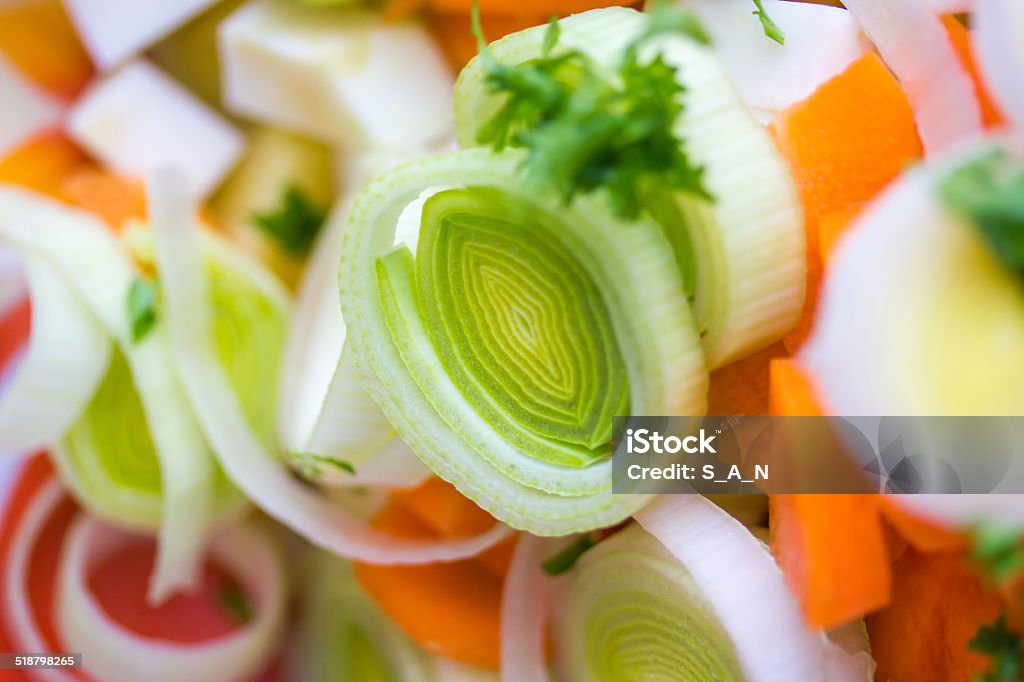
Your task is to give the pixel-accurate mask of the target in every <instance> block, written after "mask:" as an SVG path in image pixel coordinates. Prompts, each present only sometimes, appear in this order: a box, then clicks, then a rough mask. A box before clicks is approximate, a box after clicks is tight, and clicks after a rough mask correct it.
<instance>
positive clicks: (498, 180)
mask: <svg viewBox="0 0 1024 682" xmlns="http://www.w3.org/2000/svg"><path fill="white" fill-rule="evenodd" d="M521 158H522V157H521V156H520V155H519V154H514V153H506V154H494V153H491V152H489V151H487V150H484V149H473V150H465V151H461V152H457V153H455V154H451V155H447V156H443V157H435V158H434V159H430V160H427V161H416V162H411V163H409V164H406V165H404V166H401V167H399V168H397V169H395V170H393V171H390V172H389V173H386V174H385V175H383V176H381V177H380V178H378V179H377V180H376V181H374V182H373V183H371V185H370V186H369V187H368V188H367V189H366V190H364V192H363V193H362V194H361V195H360V196H359V198H358V199H357V200H356V204H355V206H354V207H353V208H352V213H351V217H350V221H349V225H348V228H347V230H346V233H345V241H344V244H343V248H342V261H341V270H340V285H341V300H342V310H343V313H344V315H345V319H346V320H347V321H349V324H350V334H351V337H350V339H351V341H352V342H353V343H354V344H355V350H356V353H357V356H358V359H359V361H360V363H361V366H362V367H363V368H364V369H365V371H366V372H367V374H368V376H369V378H370V382H369V384H368V388H369V390H370V393H371V395H372V396H373V397H374V399H375V400H377V402H378V403H379V404H380V405H381V407H382V408H383V409H384V412H385V414H386V415H387V416H388V418H389V419H390V421H391V423H392V424H393V425H394V426H395V428H396V429H397V430H398V432H399V434H400V435H401V436H402V437H403V439H404V440H405V441H406V442H408V443H409V445H410V446H411V447H412V448H413V450H414V451H415V452H416V454H418V455H419V456H420V458H422V459H423V460H424V461H425V462H426V463H427V465H428V466H430V467H431V469H433V470H434V472H435V473H437V474H438V475H439V476H441V477H442V478H444V479H446V480H448V481H450V482H452V483H453V484H455V486H456V487H457V488H458V489H459V490H460V491H462V492H463V493H464V494H466V495H467V496H468V497H470V498H471V499H473V500H474V501H475V502H477V504H479V505H480V506H482V507H483V508H484V509H486V510H487V511H489V512H491V513H492V514H493V515H495V516H497V517H498V518H500V519H502V520H504V521H506V522H508V523H510V524H512V525H514V526H516V527H520V528H523V529H527V530H530V531H532V532H535V533H538V534H565V533H568V532H572V531H575V530H579V529H587V528H594V527H601V526H606V525H609V524H612V523H615V522H616V521H619V520H621V519H622V518H624V517H625V516H627V515H628V514H629V513H631V512H632V511H633V510H635V509H636V508H637V507H638V506H640V505H642V504H643V502H644V499H643V497H635V496H626V495H615V496H613V495H612V494H611V466H610V465H611V462H610V461H609V460H608V459H604V460H602V461H596V462H593V463H590V464H589V465H586V466H566V465H562V464H558V463H555V462H553V461H550V460H546V459H543V458H540V457H536V456H532V455H531V454H527V453H525V452H523V451H522V450H520V449H518V448H517V446H514V445H513V444H512V442H511V439H512V438H513V436H515V437H520V436H522V435H523V433H524V431H526V429H520V425H519V423H518V422H514V420H512V419H511V417H509V421H505V420H504V418H503V417H498V418H497V419H498V420H499V421H498V422H495V423H492V421H493V419H494V418H492V421H489V420H488V419H487V418H485V417H484V416H482V414H481V412H480V411H479V410H480V409H483V408H485V407H487V408H488V409H491V407H492V406H491V405H481V404H474V403H472V402H470V401H469V400H468V399H467V398H466V397H465V396H464V394H463V390H464V389H465V388H466V387H465V386H461V385H457V384H456V383H454V382H453V379H452V378H451V376H449V375H448V374H447V373H446V371H445V369H444V367H443V366H442V365H441V362H440V360H439V359H438V354H439V353H440V352H441V351H442V350H444V349H443V348H442V347H438V346H434V345H433V344H431V343H429V342H424V334H425V333H426V332H424V331H423V327H422V321H418V318H417V317H416V314H415V312H414V311H411V310H409V308H405V309H403V310H402V311H401V312H400V313H399V315H400V316H401V320H395V319H388V315H389V314H390V313H389V312H388V311H387V310H386V309H385V300H384V297H383V294H384V290H383V289H382V288H380V287H381V280H380V276H379V275H378V270H377V268H378V267H380V266H381V264H382V263H383V262H384V261H383V259H382V260H381V261H380V263H378V261H377V259H378V258H379V257H381V256H384V255H385V254H388V257H393V256H395V255H398V256H401V255H402V253H403V252H401V251H394V250H393V245H394V240H395V230H396V226H397V225H398V222H399V216H400V215H401V213H402V212H403V211H404V210H405V208H406V207H407V206H408V205H409V204H410V203H411V202H413V200H415V199H416V198H417V197H418V196H420V194H421V193H422V192H423V191H424V190H425V189H428V188H430V187H436V186H442V187H469V188H470V189H468V190H466V191H467V192H472V191H473V188H476V189H477V190H481V189H482V190H484V191H485V192H491V193H492V194H489V195H488V196H491V197H492V198H495V199H498V198H500V197H505V198H503V199H500V200H501V201H502V202H504V201H509V202H521V205H520V208H521V209H522V210H523V211H525V212H526V215H527V216H532V217H531V218H530V220H533V219H534V218H536V219H537V220H540V221H542V220H543V219H546V220H548V221H556V223H557V225H556V227H557V228H558V229H557V230H554V231H553V233H554V234H556V235H557V239H558V240H560V241H561V243H562V244H565V245H568V246H567V247H565V248H564V250H563V253H564V254H566V257H567V258H571V259H573V261H575V262H576V263H578V264H579V265H578V267H580V268H582V269H583V270H584V271H586V272H587V273H588V275H589V276H590V277H591V278H593V282H594V286H595V287H596V289H595V290H593V291H594V292H595V293H594V294H593V295H594V296H598V297H600V298H601V301H602V305H604V306H606V309H607V311H608V314H609V315H610V317H611V325H612V328H613V329H614V335H615V340H616V342H617V344H618V346H619V348H621V349H622V352H621V357H622V362H623V363H624V364H625V368H626V370H625V371H626V372H627V375H628V378H629V399H630V402H631V404H630V409H631V410H632V411H633V412H634V413H636V414H694V413H700V412H702V411H703V409H704V394H705V390H706V381H707V378H706V373H705V370H704V367H703V359H702V357H701V349H700V346H699V340H698V338H697V335H696V333H695V330H694V329H693V326H692V320H691V318H690V314H689V310H688V307H687V303H686V299H685V293H684V292H683V290H682V286H681V281H680V278H679V277H678V274H677V272H678V271H677V270H676V268H675V261H674V258H673V256H672V253H671V249H670V248H669V246H668V244H667V242H666V241H665V238H664V236H663V234H662V232H661V230H660V228H658V226H657V225H655V224H654V223H653V222H650V221H640V222H636V223H633V224H624V223H622V222H620V221H618V220H615V219H614V218H612V217H611V216H610V214H609V212H608V211H607V209H606V207H605V206H604V204H603V203H598V202H603V198H602V197H586V198H583V199H580V200H577V201H576V202H574V204H573V205H572V206H570V207H563V206H562V205H561V204H560V203H558V205H557V206H552V205H551V204H544V203H541V204H538V205H537V207H536V210H537V213H533V212H532V211H533V209H531V208H530V207H531V205H533V202H534V201H536V200H537V199H536V198H534V197H530V196H525V197H524V196H523V195H522V193H523V192H525V190H523V189H522V181H521V176H520V175H519V171H518V168H519V164H520V161H521ZM440 196H441V195H440V194H438V195H436V197H435V198H437V197H440ZM483 210H486V207H485V209H483ZM512 213H513V214H514V213H515V211H513V212H512ZM513 214H508V215H507V218H508V219H509V220H512V221H516V220H517V217H516V216H515V215H513ZM404 248H405V247H404V246H402V247H399V249H404ZM404 253H406V254H408V252H407V251H406V252H404ZM623 254H628V257H622V255H623ZM498 258H499V259H500V258H501V257H500V256H498ZM530 274H532V273H527V275H530ZM525 281H526V282H530V281H531V279H530V277H526V278H525ZM544 285H545V286H547V283H546V282H545V283H544ZM517 286H518V285H517ZM524 286H533V285H524ZM478 291H479V290H478ZM521 291H530V289H529V288H527V289H521ZM548 291H550V290H548ZM424 295H425V294H424ZM549 296H552V297H555V298H556V300H555V301H553V302H552V301H551V300H550V299H549V300H547V301H545V302H544V303H546V304H548V305H550V307H551V308H552V309H553V310H554V311H555V312H554V314H562V312H563V311H562V309H561V308H559V307H558V306H559V303H558V299H557V297H558V296H562V297H564V296H565V292H558V293H555V294H549ZM414 298H415V296H409V295H407V292H406V291H405V290H403V291H402V292H401V296H400V297H399V299H396V300H400V301H401V302H400V305H407V304H408V301H409V300H413V299H414ZM436 300H439V299H435V301H436ZM570 300H577V299H576V298H575V297H573V298H571V299H570ZM413 302H415V301H414V300H413ZM509 309H514V306H509ZM485 312H486V311H485ZM503 312H508V310H505V311H503ZM531 314H532V312H531V310H529V309H527V310H526V312H525V313H524V314H523V317H526V318H529V316H530V315H531ZM513 317H514V316H513ZM392 324H398V325H402V326H401V327H400V328H399V326H396V327H395V330H394V331H392V329H390V328H389V325H392ZM547 324H551V322H548V323H547ZM538 325H539V329H540V330H541V334H544V333H546V332H547V328H546V327H545V326H544V319H541V320H540V321H539V322H538ZM596 331H597V330H596V328H590V329H587V328H581V329H578V330H575V331H574V332H573V333H574V334H579V335H582V336H581V338H589V337H590V336H592V335H594V334H595V332H596ZM527 337H528V338H534V339H536V338H537V337H536V336H530V335H529V334H527ZM539 338H540V339H541V340H543V339H544V338H545V337H543V336H541V337H539ZM586 359H587V360H589V359H590V356H586ZM577 362H578V361H577ZM571 371H573V372H577V373H578V372H579V371H580V370H579V368H575V367H574V368H573V369H572V370H571ZM588 371H589V370H588Z"/></svg>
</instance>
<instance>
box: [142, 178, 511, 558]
mask: <svg viewBox="0 0 1024 682" xmlns="http://www.w3.org/2000/svg"><path fill="white" fill-rule="evenodd" d="M148 190H149V192H148V194H149V207H150V212H151V223H152V227H153V233H154V238H155V241H156V260H157V264H158V266H159V270H160V274H161V278H162V281H163V283H164V293H165V295H166V303H167V310H166V312H167V319H168V328H169V330H170V334H171V345H172V351H173V354H174V362H175V364H176V366H177V368H178V370H179V372H180V374H181V378H182V380H183V382H184V385H185V390H186V392H187V393H188V395H189V398H190V399H191V401H192V404H193V406H194V407H195V412H196V415H197V417H198V419H199V421H200V424H201V426H202V428H203V431H204V432H205V433H206V436H207V438H208V440H209V442H210V443H211V445H212V446H213V449H214V451H215V452H216V454H217V456H218V457H219V459H220V462H221V465H222V466H223V467H224V471H225V472H227V474H228V476H230V477H231V479H232V480H233V481H234V482H235V483H236V484H237V485H238V487H239V488H240V489H241V490H242V491H243V492H245V493H246V495H247V496H248V497H249V498H250V499H251V500H252V501H253V502H255V503H256V504H257V505H258V506H260V507H261V508H262V509H263V510H264V511H266V512H267V513H268V514H270V515H271V516H272V517H274V518H275V519H277V520H278V521H280V522H281V523H283V524H284V525H286V526H288V527H290V528H292V529H293V530H295V531H296V532H297V533H299V534H300V535H302V536H303V537H305V538H306V539H308V540H309V541H310V542H312V543H313V544H315V545H317V546H319V547H322V548H323V549H326V550H328V551H330V552H333V553H335V554H338V555H340V556H344V557H347V558H350V559H355V560H358V561H364V562H367V563H379V564H404V563H427V562H434V561H454V560H458V559H463V558H466V557H469V556H473V555H474V554H477V553H479V552H480V551H482V550H484V549H486V548H487V547H490V546H492V545H494V544H495V543H497V542H499V541H500V540H501V539H503V538H504V537H507V536H508V534H509V533H510V532H511V530H510V529H509V528H507V527H505V526H504V525H501V524H496V525H495V526H494V527H493V528H492V529H490V530H488V531H487V532H485V533H483V534H481V535H478V536H475V537H472V538H467V539H457V540H412V539H406V538H397V537H394V536H391V535H388V534H386V533H380V532H378V531H376V530H374V529H372V528H371V527H370V526H369V525H368V524H366V523H365V522H363V521H361V520H358V519H355V518H353V517H352V516H350V515H349V514H348V513H347V512H345V510H343V509H341V508H339V507H338V506H336V505H332V504H331V503H330V502H329V501H328V500H327V499H325V498H324V497H322V496H320V495H318V494H317V493H316V492H315V491H312V490H310V489H309V488H308V487H306V486H304V485H303V484H301V483H299V482H298V481H296V480H295V479H294V478H293V477H292V476H290V475H289V474H288V472H287V471H286V470H285V468H284V467H283V466H281V464H280V463H279V462H278V461H277V460H276V459H275V458H274V456H273V455H272V454H271V453H269V452H267V450H266V448H265V447H264V446H263V444H262V443H261V442H260V441H259V439H258V438H257V437H256V436H255V434H254V433H253V432H252V429H251V428H250V426H249V424H248V423H247V422H246V419H245V416H244V415H243V413H242V410H241V408H240V406H239V403H238V398H237V396H236V395H235V394H234V393H233V391H232V390H231V387H230V385H229V384H228V381H227V377H226V376H225V374H224V368H223V367H222V366H221V365H220V363H219V362H218V360H217V357H216V353H215V352H214V348H213V346H212V340H211V335H210V320H209V317H210V314H211V312H210V309H209V300H208V297H207V295H206V287H207V282H206V278H205V275H204V273H203V270H202V267H201V260H200V254H199V247H198V243H197V234H196V229H195V226H194V222H193V220H192V215H191V204H190V203H189V199H188V193H187V190H186V184H185V179H184V177H183V176H182V175H181V174H180V173H178V172H176V171H174V170H172V169H164V170H161V171H158V172H156V173H154V174H153V175H152V176H151V177H150V179H149V182H148Z"/></svg>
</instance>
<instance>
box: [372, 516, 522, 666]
mask: <svg viewBox="0 0 1024 682" xmlns="http://www.w3.org/2000/svg"><path fill="white" fill-rule="evenodd" d="M373 525H374V527H375V528H377V529H378V530H384V531H388V532H391V533H394V534H395V535H403V536H407V537H409V536H412V537H433V536H434V535H433V533H432V532H431V530H430V529H429V528H428V527H427V526H426V525H425V524H424V523H423V522H422V520H421V519H420V518H418V517H417V516H416V515H415V514H414V513H413V512H411V511H409V510H408V509H406V508H405V507H403V506H399V505H398V504H396V503H391V504H390V505H389V506H387V507H386V508H385V509H384V511H383V512H381V513H380V514H378V515H377V517H375V518H374V520H373ZM355 571H356V577H357V578H358V579H359V582H360V583H361V584H362V586H363V588H364V589H365V590H366V591H367V592H368V593H369V594H370V596H371V597H373V599H374V601H376V602H377V604H378V605H379V606H380V607H381V609H383V610H384V612H385V613H387V614H388V616H390V617H391V618H392V620H394V621H395V623H397V624H398V626H399V627H400V628H402V630H403V631H405V633H406V634H407V635H408V636H409V637H410V638H412V639H413V641H415V642H416V643H417V644H419V645H420V646H421V647H423V648H424V649H425V650H427V651H430V652H433V653H436V654H440V655H442V656H447V657H449V658H453V659H456V660H459V661H463V662H465V663H470V664H472V665H478V666H482V667H486V668H492V669H497V668H498V666H499V662H500V659H501V588H502V581H501V578H500V577H499V576H497V575H495V573H494V572H493V571H492V570H490V569H489V568H487V567H486V566H484V565H482V564H481V563H478V562H477V561H475V560H466V561H456V562H453V563H444V564H425V565H420V566H374V565H370V564H356V567H355Z"/></svg>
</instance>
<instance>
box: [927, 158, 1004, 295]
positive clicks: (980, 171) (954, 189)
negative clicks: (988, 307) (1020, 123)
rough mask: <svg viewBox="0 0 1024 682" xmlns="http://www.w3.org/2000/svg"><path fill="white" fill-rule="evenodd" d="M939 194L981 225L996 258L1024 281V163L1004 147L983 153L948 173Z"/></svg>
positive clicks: (958, 211) (955, 208)
mask: <svg viewBox="0 0 1024 682" xmlns="http://www.w3.org/2000/svg"><path fill="white" fill-rule="evenodd" d="M939 195H940V196H941V197H942V199H943V201H945V203H946V205H947V206H949V207H950V208H951V209H953V210H954V211H956V212H957V213H959V214H961V215H962V216H964V217H965V218H967V219H968V220H970V221H971V222H972V223H973V224H974V225H975V227H977V228H978V231H979V232H981V235H982V237H983V238H984V239H985V242H986V244H987V245H988V247H989V249H990V250H991V251H992V253H993V255H995V257H996V259H997V260H998V261H999V262H1000V263H1001V264H1002V265H1003V267H1005V268H1006V269H1007V270H1008V271H1009V272H1010V273H1011V274H1012V275H1013V276H1014V277H1016V278H1017V279H1018V280H1019V281H1020V282H1021V283H1024V166H1022V165H1021V164H1020V163H1018V162H1016V161H1014V160H1013V159H1011V158H1010V157H1009V156H1007V155H1006V153H1005V152H1004V151H1002V150H994V151H992V152H989V153H986V154H982V155H981V156H978V157H976V158H974V159H971V160H970V161H968V162H966V163H964V164H962V165H961V166H959V167H958V168H956V169H955V170H953V172H951V173H950V174H949V175H948V176H946V178H945V179H944V180H943V182H942V184H941V185H940V186H939Z"/></svg>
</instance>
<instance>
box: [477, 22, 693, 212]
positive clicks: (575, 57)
mask: <svg viewBox="0 0 1024 682" xmlns="http://www.w3.org/2000/svg"><path fill="white" fill-rule="evenodd" d="M473 32H474V35H475V36H476V39H477V44H478V47H479V51H480V59H481V62H482V65H483V68H484V70H485V72H486V76H485V84H486V86H487V87H488V88H489V89H490V91H491V92H494V93H500V94H504V95H505V101H504V104H503V105H502V106H501V108H500V109H499V110H498V111H497V112H496V113H495V114H494V116H493V117H492V118H491V119H490V120H489V121H487V122H486V123H485V124H484V125H483V127H482V128H481V129H480V131H479V132H478V135H477V141H478V142H479V143H480V144H483V145H485V146H490V147H493V148H494V149H496V150H501V149H504V148H505V147H519V148H524V149H526V151H527V156H526V160H525V171H526V175H527V178H528V179H529V181H531V182H532V183H534V184H535V185H537V186H538V187H550V188H554V189H555V191H557V192H558V194H559V195H560V196H561V198H562V200H563V201H564V202H565V203H566V204H568V203H570V202H571V201H572V200H573V198H574V197H575V196H576V195H577V194H589V193H591V192H594V191H595V190H598V189H603V190H605V191H606V193H607V196H608V198H609V200H610V202H611V205H612V208H613V210H614V211H615V213H616V214H617V215H619V216H621V217H623V218H626V219H632V218H636V217H637V216H638V215H639V213H640V212H641V210H642V208H643V206H644V204H645V200H646V198H647V197H649V196H650V195H651V193H653V192H661V191H684V192H691V193H693V194H696V195H698V196H701V197H705V198H708V199H710V198H711V196H710V194H709V193H708V191H707V189H705V187H704V184H703V168H702V167H700V166H698V165H697V164H695V163H694V162H693V161H692V160H691V159H690V158H689V157H688V156H687V154H686V150H685V146H684V143H683V140H682V139H681V138H679V137H678V136H677V134H676V132H675V130H674V128H675V123H676V121H677V120H678V118H679V116H680V114H681V113H682V111H683V97H682V96H683V94H684V92H685V88H684V86H683V85H682V84H681V83H680V82H679V79H678V78H677V77H676V69H675V67H674V66H673V65H671V64H669V63H668V62H667V61H666V60H665V59H664V57H663V56H662V55H660V54H659V55H656V56H654V57H653V58H649V59H645V58H642V57H641V56H640V51H641V48H642V47H643V46H644V45H645V44H647V43H648V42H649V41H650V40H651V39H652V38H654V37H656V36H660V35H665V34H676V35H686V36H689V37H690V38H692V39H694V40H697V41H699V42H701V43H707V42H708V36H707V34H706V33H705V32H704V30H703V29H702V28H701V26H700V25H699V23H697V21H696V20H695V19H694V18H693V16H692V15H690V14H688V13H686V12H683V11H682V10H678V9H675V8H670V7H668V6H666V5H663V4H662V5H658V7H657V8H656V9H655V11H654V13H653V14H652V16H651V20H650V25H649V27H648V29H647V30H646V31H645V32H644V33H643V34H642V35H640V36H639V37H638V38H637V39H636V40H635V41H634V42H633V43H632V44H630V45H629V46H628V48H627V49H626V50H625V52H624V54H623V57H622V59H621V60H620V62H619V64H618V67H617V69H615V70H613V71H611V72H609V71H607V70H605V69H602V68H601V67H599V66H598V65H597V64H596V63H595V62H594V61H593V60H592V59H591V58H590V57H588V56H587V55H586V54H584V53H583V52H581V51H579V50H576V49H565V48H560V46H559V44H558V43H559V38H560V28H559V25H558V22H557V21H556V20H554V19H552V21H551V23H550V24H549V25H548V29H547V33H546V34H545V36H544V41H543V44H542V48H541V54H540V56H539V57H538V58H536V59H532V60H529V61H526V62H523V63H522V64H516V65H513V66H509V65H506V64H502V63H501V62H499V61H498V60H497V59H496V58H495V57H494V56H493V55H492V54H491V53H490V50H489V49H488V47H487V43H486V40H485V38H484V35H483V30H482V29H481V26H480V13H479V8H478V7H476V5H474V8H473Z"/></svg>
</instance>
